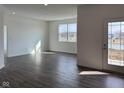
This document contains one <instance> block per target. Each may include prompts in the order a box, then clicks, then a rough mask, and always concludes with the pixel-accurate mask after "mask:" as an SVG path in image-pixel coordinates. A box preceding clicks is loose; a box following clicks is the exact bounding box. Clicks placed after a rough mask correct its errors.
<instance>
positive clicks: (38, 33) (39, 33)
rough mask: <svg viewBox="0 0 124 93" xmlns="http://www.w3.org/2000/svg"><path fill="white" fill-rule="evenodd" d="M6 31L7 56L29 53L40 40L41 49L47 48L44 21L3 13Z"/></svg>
mask: <svg viewBox="0 0 124 93" xmlns="http://www.w3.org/2000/svg"><path fill="white" fill-rule="evenodd" d="M4 18H5V25H7V31H8V45H7V46H8V56H9V57H12V56H18V55H24V54H29V53H30V52H31V51H32V50H33V48H34V46H35V45H36V43H37V42H38V41H39V40H41V45H42V50H48V43H49V42H48V29H47V27H48V24H47V22H45V21H40V20H35V19H31V18H25V17H22V16H17V15H5V17H4Z"/></svg>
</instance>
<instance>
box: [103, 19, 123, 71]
mask: <svg viewBox="0 0 124 93" xmlns="http://www.w3.org/2000/svg"><path fill="white" fill-rule="evenodd" d="M103 69H105V70H111V71H115V72H120V73H124V19H112V20H108V21H106V22H105V30H104V39H103Z"/></svg>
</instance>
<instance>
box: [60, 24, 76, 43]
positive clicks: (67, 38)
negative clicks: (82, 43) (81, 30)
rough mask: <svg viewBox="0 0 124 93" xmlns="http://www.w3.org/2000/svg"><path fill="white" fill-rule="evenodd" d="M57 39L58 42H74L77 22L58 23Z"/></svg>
mask: <svg viewBox="0 0 124 93" xmlns="http://www.w3.org/2000/svg"><path fill="white" fill-rule="evenodd" d="M58 30H59V34H58V37H59V38H58V39H59V41H60V42H76V41H77V24H76V23H68V24H59V26H58Z"/></svg>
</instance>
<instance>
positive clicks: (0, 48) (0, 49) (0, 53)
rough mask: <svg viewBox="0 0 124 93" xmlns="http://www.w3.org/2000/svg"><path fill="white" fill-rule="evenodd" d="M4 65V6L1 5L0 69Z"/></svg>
mask: <svg viewBox="0 0 124 93" xmlns="http://www.w3.org/2000/svg"><path fill="white" fill-rule="evenodd" d="M2 67H4V34H3V8H2V6H1V5H0V69H1V68H2Z"/></svg>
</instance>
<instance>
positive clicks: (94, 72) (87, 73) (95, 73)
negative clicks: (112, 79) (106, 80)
mask: <svg viewBox="0 0 124 93" xmlns="http://www.w3.org/2000/svg"><path fill="white" fill-rule="evenodd" d="M79 75H109V73H105V72H100V71H81V72H80V73H79Z"/></svg>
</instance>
